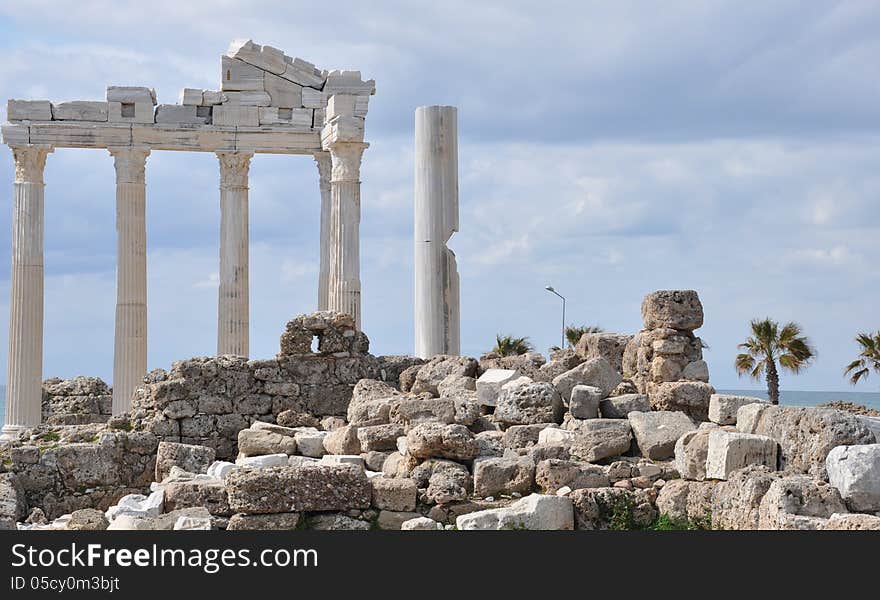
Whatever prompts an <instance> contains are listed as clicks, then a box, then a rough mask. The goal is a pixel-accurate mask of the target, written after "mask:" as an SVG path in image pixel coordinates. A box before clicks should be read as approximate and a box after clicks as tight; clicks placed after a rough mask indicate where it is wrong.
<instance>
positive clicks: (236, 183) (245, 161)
mask: <svg viewBox="0 0 880 600" xmlns="http://www.w3.org/2000/svg"><path fill="white" fill-rule="evenodd" d="M253 156H254V153H253V152H217V160H219V161H220V187H221V188H247V186H248V170H249V169H250V166H251V158H253Z"/></svg>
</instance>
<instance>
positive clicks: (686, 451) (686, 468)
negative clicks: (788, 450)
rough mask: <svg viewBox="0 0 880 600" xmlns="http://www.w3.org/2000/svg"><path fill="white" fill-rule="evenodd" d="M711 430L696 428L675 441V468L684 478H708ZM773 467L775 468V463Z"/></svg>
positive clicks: (701, 479) (699, 479) (696, 479)
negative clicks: (707, 468) (707, 463)
mask: <svg viewBox="0 0 880 600" xmlns="http://www.w3.org/2000/svg"><path fill="white" fill-rule="evenodd" d="M711 431H712V430H711V429H694V430H692V431H688V432H686V433H685V434H684V435H682V436H681V437H679V438H678V440H677V441H676V442H675V470H676V471H678V472H679V474H680V475H681V477H682V479H688V480H693V481H703V480H704V479H706V459H707V458H708V456H709V433H710V432H711ZM773 468H774V469H775V465H773ZM724 479H726V477H725V478H724Z"/></svg>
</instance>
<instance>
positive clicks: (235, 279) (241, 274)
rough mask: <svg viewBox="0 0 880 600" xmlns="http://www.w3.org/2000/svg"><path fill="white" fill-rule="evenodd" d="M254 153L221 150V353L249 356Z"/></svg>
mask: <svg viewBox="0 0 880 600" xmlns="http://www.w3.org/2000/svg"><path fill="white" fill-rule="evenodd" d="M251 157H253V154H252V153H247V152H234V153H232V152H218V153H217V158H218V159H219V161H220V297H219V302H218V310H217V354H234V355H236V356H248V339H249V338H248V328H249V325H250V321H249V319H250V317H249V297H248V294H249V291H248V170H249V168H250V164H251Z"/></svg>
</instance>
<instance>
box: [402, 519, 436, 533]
mask: <svg viewBox="0 0 880 600" xmlns="http://www.w3.org/2000/svg"><path fill="white" fill-rule="evenodd" d="M400 529H401V531H443V524H442V523H438V522H437V521H435V520H434V519H429V518H428V517H415V518H412V519H410V520H408V521H404V522H403V523H401V524H400Z"/></svg>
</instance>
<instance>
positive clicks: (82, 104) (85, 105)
mask: <svg viewBox="0 0 880 600" xmlns="http://www.w3.org/2000/svg"><path fill="white" fill-rule="evenodd" d="M52 118H53V119H55V120H56V121H62V120H63V121H98V122H101V121H103V122H106V121H107V103H106V102H93V101H88V100H73V101H71V102H59V103H58V104H53V105H52Z"/></svg>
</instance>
